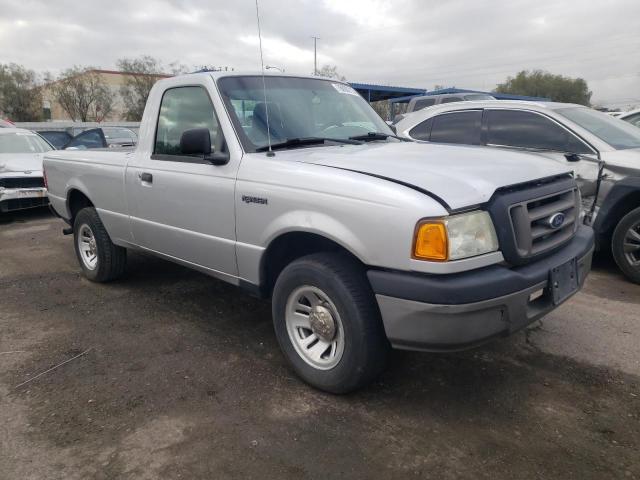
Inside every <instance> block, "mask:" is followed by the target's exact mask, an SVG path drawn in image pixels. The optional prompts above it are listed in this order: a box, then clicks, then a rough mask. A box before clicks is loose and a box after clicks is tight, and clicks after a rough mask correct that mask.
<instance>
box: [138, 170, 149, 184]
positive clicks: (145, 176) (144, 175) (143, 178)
mask: <svg viewBox="0 0 640 480" xmlns="http://www.w3.org/2000/svg"><path fill="white" fill-rule="evenodd" d="M138 178H140V180H141V181H143V182H145V183H153V175H151V174H150V173H146V172H145V173H139V174H138Z"/></svg>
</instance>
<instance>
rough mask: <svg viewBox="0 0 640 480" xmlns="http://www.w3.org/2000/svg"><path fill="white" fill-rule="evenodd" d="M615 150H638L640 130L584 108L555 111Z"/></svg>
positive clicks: (609, 116) (639, 146) (604, 114)
mask: <svg viewBox="0 0 640 480" xmlns="http://www.w3.org/2000/svg"><path fill="white" fill-rule="evenodd" d="M556 111H557V112H558V113H559V114H560V115H564V116H565V117H567V118H568V119H569V120H571V121H572V122H574V123H576V124H578V125H580V126H581V127H582V128H584V129H585V130H587V131H589V132H591V133H593V134H594V135H595V136H596V137H598V138H599V139H600V140H602V141H604V142H606V143H608V144H609V145H611V146H612V147H613V148H615V149H616V150H624V149H627V148H640V129H638V127H634V126H633V125H631V124H629V123H626V122H624V121H623V120H619V119H617V118H613V117H612V116H611V115H607V114H606V113H602V112H598V111H596V110H591V109H590V108H585V107H572V108H560V109H558V110H556Z"/></svg>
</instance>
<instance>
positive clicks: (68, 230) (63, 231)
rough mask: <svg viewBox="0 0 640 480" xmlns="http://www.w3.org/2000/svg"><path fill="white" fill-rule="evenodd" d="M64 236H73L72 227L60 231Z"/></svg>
mask: <svg viewBox="0 0 640 480" xmlns="http://www.w3.org/2000/svg"><path fill="white" fill-rule="evenodd" d="M62 233H63V234H64V235H73V227H67V228H63V229H62Z"/></svg>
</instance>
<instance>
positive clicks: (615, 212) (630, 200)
mask: <svg viewBox="0 0 640 480" xmlns="http://www.w3.org/2000/svg"><path fill="white" fill-rule="evenodd" d="M638 207H640V177H628V178H625V179H623V180H620V181H619V182H617V183H616V184H615V185H614V186H613V187H611V190H610V191H609V193H608V194H607V196H606V197H605V199H604V201H603V203H602V206H601V207H600V210H599V211H598V216H597V217H596V221H595V222H594V224H593V228H594V230H595V231H596V234H597V235H598V241H599V243H604V244H607V243H609V242H610V241H611V236H612V235H613V231H614V229H615V228H616V225H618V223H619V222H620V220H622V218H623V217H624V216H625V215H626V214H628V213H629V212H630V211H632V210H635V209H636V208H638Z"/></svg>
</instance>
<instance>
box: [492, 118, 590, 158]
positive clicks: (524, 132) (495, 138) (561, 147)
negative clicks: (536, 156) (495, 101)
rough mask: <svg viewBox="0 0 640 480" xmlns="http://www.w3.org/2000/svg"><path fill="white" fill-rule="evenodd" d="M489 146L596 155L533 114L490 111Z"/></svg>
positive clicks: (565, 131)
mask: <svg viewBox="0 0 640 480" xmlns="http://www.w3.org/2000/svg"><path fill="white" fill-rule="evenodd" d="M487 129H488V130H487V143H488V144H492V145H506V146H513V147H521V148H534V149H541V150H554V151H559V152H572V153H593V152H592V151H591V149H590V148H589V147H587V146H586V145H585V144H584V143H583V142H582V141H580V140H579V139H578V138H577V137H576V136H575V135H573V134H571V133H570V132H568V131H567V130H565V129H564V128H562V127H561V126H560V125H558V124H557V123H555V122H553V121H551V120H550V119H548V118H546V117H544V116H542V115H538V114H536V113H531V112H522V111H513V110H489V111H487Z"/></svg>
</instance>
